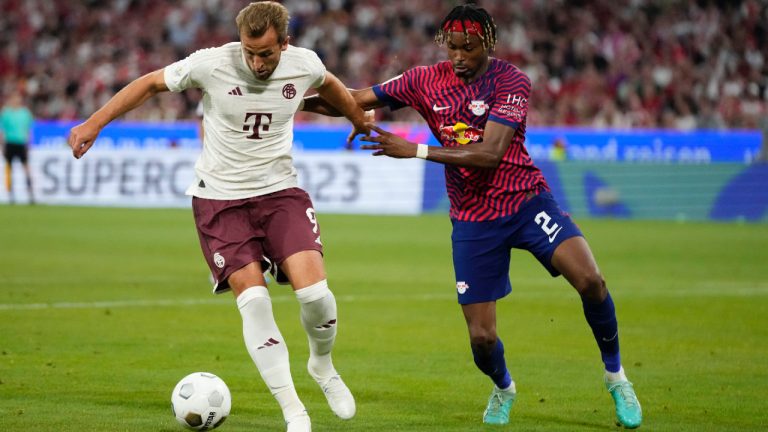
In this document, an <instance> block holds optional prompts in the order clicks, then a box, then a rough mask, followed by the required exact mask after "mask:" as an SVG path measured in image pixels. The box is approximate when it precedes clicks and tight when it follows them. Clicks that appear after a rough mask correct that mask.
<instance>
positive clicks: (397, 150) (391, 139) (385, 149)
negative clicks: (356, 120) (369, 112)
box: [360, 123, 416, 159]
mask: <svg viewBox="0 0 768 432" xmlns="http://www.w3.org/2000/svg"><path fill="white" fill-rule="evenodd" d="M367 125H368V127H369V128H370V129H371V130H372V131H374V132H376V133H377V134H378V135H377V136H372V135H370V134H369V135H365V136H364V137H362V138H360V141H366V142H372V143H376V144H364V145H361V146H360V148H361V149H363V150H375V151H374V152H373V155H374V156H389V157H393V158H396V159H403V158H412V157H416V144H414V143H412V142H410V141H408V140H406V139H405V138H402V137H400V136H398V135H395V134H393V133H390V132H387V131H385V130H384V129H382V128H380V127H378V126H376V124H375V123H367Z"/></svg>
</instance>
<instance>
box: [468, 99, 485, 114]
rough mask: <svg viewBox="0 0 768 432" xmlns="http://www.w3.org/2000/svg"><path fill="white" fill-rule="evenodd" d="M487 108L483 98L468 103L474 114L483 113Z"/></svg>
mask: <svg viewBox="0 0 768 432" xmlns="http://www.w3.org/2000/svg"><path fill="white" fill-rule="evenodd" d="M488 108H489V106H488V104H487V103H485V101H484V100H473V101H472V102H470V103H469V109H470V110H471V111H472V114H474V115H476V116H481V115H483V114H485V110H487V109H488Z"/></svg>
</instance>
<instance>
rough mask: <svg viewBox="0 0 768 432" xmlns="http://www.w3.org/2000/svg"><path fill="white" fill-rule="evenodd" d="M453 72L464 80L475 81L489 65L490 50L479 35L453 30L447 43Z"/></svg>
mask: <svg viewBox="0 0 768 432" xmlns="http://www.w3.org/2000/svg"><path fill="white" fill-rule="evenodd" d="M445 46H446V48H448V58H449V59H450V60H451V64H453V73H455V74H456V76H457V77H459V78H460V79H461V80H462V81H464V82H470V81H473V80H474V79H475V78H477V77H479V76H480V75H482V74H483V73H484V72H485V70H486V69H487V67H488V50H486V49H485V48H483V41H482V39H480V37H479V36H477V35H472V34H471V35H469V37H466V36H465V35H464V32H452V33H451V36H450V37H449V38H448V40H447V41H446V44H445Z"/></svg>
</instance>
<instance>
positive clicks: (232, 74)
mask: <svg viewBox="0 0 768 432" xmlns="http://www.w3.org/2000/svg"><path fill="white" fill-rule="evenodd" d="M288 21H289V14H288V11H287V10H286V8H285V7H284V6H282V5H280V4H279V3H276V2H272V1H264V2H255V3H251V4H250V5H248V6H247V7H245V8H244V9H243V10H241V11H240V13H239V14H238V16H237V19H236V23H237V27H238V31H239V34H240V42H233V43H229V44H226V45H223V46H220V47H217V48H210V49H204V50H200V51H197V52H195V53H193V54H192V55H190V56H189V57H187V58H185V59H183V60H181V61H178V62H176V63H173V64H171V65H169V66H167V67H165V68H164V69H161V70H157V71H154V72H151V73H149V74H147V75H144V76H143V77H141V78H138V79H136V80H135V81H133V82H131V83H130V84H128V85H127V86H126V87H125V88H123V89H122V90H121V91H120V92H118V93H117V94H116V95H115V96H114V97H113V98H112V99H111V100H109V101H108V102H107V103H106V104H105V105H104V106H103V107H102V108H101V109H99V110H98V111H96V112H95V113H94V114H93V115H92V116H91V117H90V118H89V119H88V120H86V121H85V122H84V123H82V124H80V125H77V126H76V127H74V128H72V130H71V131H70V136H69V145H70V146H71V147H72V152H73V154H74V156H75V157H76V158H78V159H79V158H81V157H82V156H83V155H84V154H85V153H86V152H87V151H88V149H90V148H91V146H92V145H93V143H94V141H95V140H96V137H97V136H98V134H99V132H100V131H101V129H102V128H103V127H104V126H105V125H107V124H108V123H109V122H110V121H112V120H113V119H115V118H117V117H119V116H120V115H122V114H124V113H126V112H128V111H130V110H131V109H133V108H136V107H137V106H139V105H141V104H142V103H143V102H144V101H146V100H147V99H149V98H150V97H152V96H153V95H155V94H157V93H159V92H163V91H168V90H170V91H174V92H178V91H182V90H185V89H188V88H192V87H196V88H200V89H202V90H203V109H204V116H203V118H204V120H203V121H204V133H205V137H204V141H205V146H203V149H202V154H201V156H200V158H199V159H198V161H197V163H196V164H195V174H196V179H195V181H194V184H192V186H190V188H189V189H188V190H187V194H189V195H192V197H193V198H192V207H193V212H194V216H195V224H196V226H197V231H198V235H199V237H200V245H201V248H202V250H203V255H204V256H205V259H206V261H207V263H208V266H209V267H210V269H211V272H212V273H213V275H214V278H215V279H216V283H215V286H214V291H215V292H222V291H226V290H232V292H233V293H234V295H235V297H236V300H237V306H238V308H239V310H240V314H241V316H242V322H243V336H244V339H245V344H246V347H247V349H248V352H249V353H250V355H251V358H252V359H253V361H254V363H255V364H256V366H257V368H258V370H259V372H260V374H261V376H262V378H263V379H264V381H265V383H266V384H267V386H268V387H269V390H270V391H271V392H272V394H273V395H274V397H275V398H276V399H277V402H278V403H279V404H280V407H281V408H282V411H283V416H284V418H285V421H286V423H287V430H288V431H289V432H299V431H301V432H305V431H310V430H311V422H310V420H309V416H308V415H307V412H306V409H305V408H304V405H303V404H302V402H301V400H300V399H299V397H298V395H297V394H296V390H295V388H294V384H293V380H292V378H291V372H290V367H289V363H288V350H287V348H286V344H285V340H284V339H283V337H282V335H281V334H280V331H279V329H278V328H277V325H276V324H275V320H274V317H273V315H272V305H271V301H270V297H269V292H268V290H267V288H266V281H265V278H264V275H263V272H265V271H267V270H271V271H272V272H273V275H275V279H276V280H281V277H282V278H283V280H284V278H285V277H287V280H288V281H289V282H290V284H291V286H292V287H293V289H294V292H295V294H296V298H297V299H298V301H299V303H300V307H301V322H302V325H303V327H304V329H305V330H306V333H307V336H308V339H309V347H310V358H309V361H308V364H307V368H308V371H309V373H310V375H311V376H312V377H313V378H314V379H315V380H316V381H317V382H318V384H319V385H320V387H321V388H322V390H323V392H324V393H325V396H326V398H327V400H328V403H329V405H330V407H331V409H332V410H333V412H334V413H335V414H336V415H338V416H339V417H341V418H342V419H349V418H352V417H353V416H354V415H355V401H354V398H353V397H352V394H351V392H350V391H349V389H348V388H347V386H346V385H345V384H344V382H343V381H342V380H341V378H340V377H339V374H338V373H337V372H336V369H335V368H334V366H333V363H332V361H331V349H332V347H333V343H334V339H335V336H336V319H337V316H336V301H335V299H334V296H333V294H332V293H331V291H330V290H329V289H328V283H327V282H326V273H325V268H324V264H323V257H322V243H321V242H320V230H319V226H318V224H317V219H316V217H315V211H314V209H313V208H312V202H311V201H310V198H309V196H308V195H307V193H306V192H304V191H303V190H301V189H299V188H298V183H297V179H296V169H295V168H294V166H293V162H292V157H291V145H292V140H293V117H294V114H295V112H296V111H298V110H299V109H301V105H302V97H303V95H304V93H305V92H307V91H308V90H309V89H310V88H314V89H316V90H317V92H318V94H320V95H321V96H322V97H323V98H324V99H326V100H327V101H329V102H330V103H331V104H333V105H334V106H335V107H336V108H337V109H338V110H339V111H340V112H342V113H343V114H344V115H345V116H346V117H347V118H348V119H349V120H350V121H351V122H352V124H353V125H354V126H355V129H356V131H358V132H359V133H365V132H367V131H368V129H367V127H366V126H365V115H364V113H363V111H362V110H361V109H360V108H358V106H357V104H356V103H355V101H354V100H353V98H352V97H351V95H350V94H349V92H348V91H347V89H346V87H345V86H344V84H343V83H342V82H341V81H339V79H338V78H336V77H335V76H334V75H333V74H331V73H329V72H327V71H326V70H325V67H324V65H323V63H322V62H321V61H320V59H319V58H318V57H317V55H316V54H315V53H314V52H312V51H310V50H307V49H303V48H298V47H294V46H292V45H289V37H288V35H287V30H288ZM269 267H271V268H269Z"/></svg>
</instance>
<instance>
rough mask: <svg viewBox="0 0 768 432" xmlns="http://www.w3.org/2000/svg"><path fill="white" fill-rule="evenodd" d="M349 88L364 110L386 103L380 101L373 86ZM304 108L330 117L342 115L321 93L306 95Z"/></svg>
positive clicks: (379, 106)
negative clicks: (357, 88)
mask: <svg viewBox="0 0 768 432" xmlns="http://www.w3.org/2000/svg"><path fill="white" fill-rule="evenodd" d="M347 90H348V91H349V93H350V94H351V95H352V99H354V100H355V103H356V104H357V106H359V107H360V108H362V109H363V110H366V111H367V110H372V109H375V108H381V107H383V106H384V103H382V102H380V101H379V99H378V98H377V97H376V94H375V93H374V92H373V88H372V87H368V88H366V89H360V90H355V89H347ZM302 110H303V111H307V112H313V113H315V114H322V115H326V116H329V117H341V116H342V114H341V112H340V111H339V110H337V109H336V108H335V107H334V106H333V105H331V104H330V103H329V102H328V101H327V100H325V99H323V98H322V97H320V95H319V94H315V95H312V96H307V97H305V98H304V106H303V107H302Z"/></svg>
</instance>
